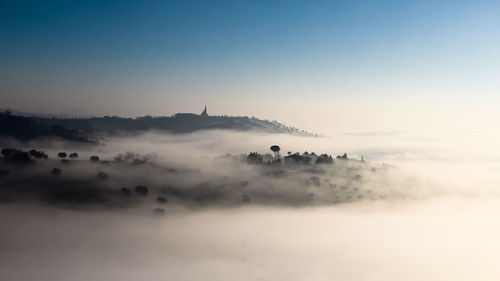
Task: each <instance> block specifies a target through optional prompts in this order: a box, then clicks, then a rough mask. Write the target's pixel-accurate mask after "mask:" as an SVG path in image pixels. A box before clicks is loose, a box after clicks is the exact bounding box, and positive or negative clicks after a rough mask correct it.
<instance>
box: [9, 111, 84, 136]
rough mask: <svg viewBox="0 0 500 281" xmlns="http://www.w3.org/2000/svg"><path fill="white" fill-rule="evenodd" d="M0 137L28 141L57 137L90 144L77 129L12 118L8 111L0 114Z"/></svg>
mask: <svg viewBox="0 0 500 281" xmlns="http://www.w3.org/2000/svg"><path fill="white" fill-rule="evenodd" d="M0 136H5V137H14V138H16V139H18V140H21V141H28V140H32V139H35V138H38V137H59V138H62V139H65V140H70V141H79V142H90V139H89V138H88V137H87V136H86V135H85V134H83V133H82V132H81V131H79V130H77V129H68V128H67V127H64V126H61V125H59V124H57V123H52V124H50V123H46V122H42V121H41V120H37V119H35V118H31V117H24V116H13V115H11V114H10V113H9V112H8V111H7V112H0Z"/></svg>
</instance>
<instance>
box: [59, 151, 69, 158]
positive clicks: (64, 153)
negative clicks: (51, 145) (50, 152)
mask: <svg viewBox="0 0 500 281" xmlns="http://www.w3.org/2000/svg"><path fill="white" fill-rule="evenodd" d="M66 156H68V154H66V152H59V153H57V157H59V158H66Z"/></svg>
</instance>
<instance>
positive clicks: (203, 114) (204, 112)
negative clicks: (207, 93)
mask: <svg viewBox="0 0 500 281" xmlns="http://www.w3.org/2000/svg"><path fill="white" fill-rule="evenodd" d="M200 116H204V117H206V116H208V113H207V105H205V109H203V112H202V113H201V114H200Z"/></svg>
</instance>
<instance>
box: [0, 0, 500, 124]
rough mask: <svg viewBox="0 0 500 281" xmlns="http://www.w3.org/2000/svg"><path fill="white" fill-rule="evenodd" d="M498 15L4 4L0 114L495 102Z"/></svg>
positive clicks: (467, 5)
mask: <svg viewBox="0 0 500 281" xmlns="http://www.w3.org/2000/svg"><path fill="white" fill-rule="evenodd" d="M499 14H500V2H498V1H481V0H480V1H406V0H399V1H102V0H101V1H18V0H16V1H14V0H12V1H11V0H3V1H1V2H0V62H1V63H0V97H1V99H0V107H13V108H17V109H20V110H25V111H44V112H65V111H73V110H82V111H85V112H88V113H91V114H110V115H112V114H117V115H126V116H137V115H144V114H148V113H150V114H153V115H170V114H173V113H175V112H178V111H199V110H201V108H202V106H203V105H204V104H209V109H211V111H210V112H211V113H216V114H236V115H257V116H259V114H261V115H264V116H263V117H271V118H272V117H277V118H280V117H282V118H285V119H287V120H292V121H294V120H293V118H287V117H286V116H285V115H279V114H274V113H273V112H275V111H277V110H276V108H277V107H278V106H282V107H293V106H298V105H300V104H306V105H310V106H313V107H314V106H316V105H318V106H319V105H321V106H323V107H325V108H328V107H329V106H330V107H332V108H333V107H334V106H335V105H336V104H338V103H340V102H341V101H348V102H352V103H371V102H378V103H382V104H383V103H384V102H388V101H393V102H394V101H401V102H403V103H405V102H406V103H412V102H422V103H424V104H429V103H434V102H441V103H447V102H450V101H456V100H461V101H463V102H464V103H465V104H467V103H469V102H477V101H478V100H484V101H496V97H497V96H498V94H500V93H499V89H500V87H499V86H500V82H499V81H500V79H499V77H500V51H499V50H500V17H499V16H498V15H499ZM249 107H252V108H251V109H250V108H249ZM257 107H258V109H257ZM310 112H313V111H310ZM290 116H292V115H290ZM287 120H284V121H287Z"/></svg>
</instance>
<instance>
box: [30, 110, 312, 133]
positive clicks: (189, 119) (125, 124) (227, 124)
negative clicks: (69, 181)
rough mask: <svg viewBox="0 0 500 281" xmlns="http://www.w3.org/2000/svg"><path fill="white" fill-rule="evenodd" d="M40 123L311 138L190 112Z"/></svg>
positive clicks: (279, 127) (253, 121)
mask: <svg viewBox="0 0 500 281" xmlns="http://www.w3.org/2000/svg"><path fill="white" fill-rule="evenodd" d="M36 120H37V121H38V122H41V123H43V124H46V125H48V126H52V125H59V126H63V127H66V128H71V129H76V130H79V131H82V132H84V133H87V134H93V133H111V134H112V133H116V132H135V131H147V130H151V129H154V130H162V131H167V132H171V133H191V132H195V131H199V130H209V129H225V130H237V131H251V130H255V131H263V132H269V133H290V134H298V135H312V134H310V133H308V132H306V131H302V130H299V129H296V128H293V127H288V126H285V125H283V124H281V123H278V122H271V121H266V120H260V119H257V118H249V117H228V116H201V115H197V114H190V113H179V114H176V115H173V116H171V117H151V116H144V117H137V118H123V117H117V116H112V117H110V116H105V117H102V118H97V117H96V118H87V119H64V118H36Z"/></svg>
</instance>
